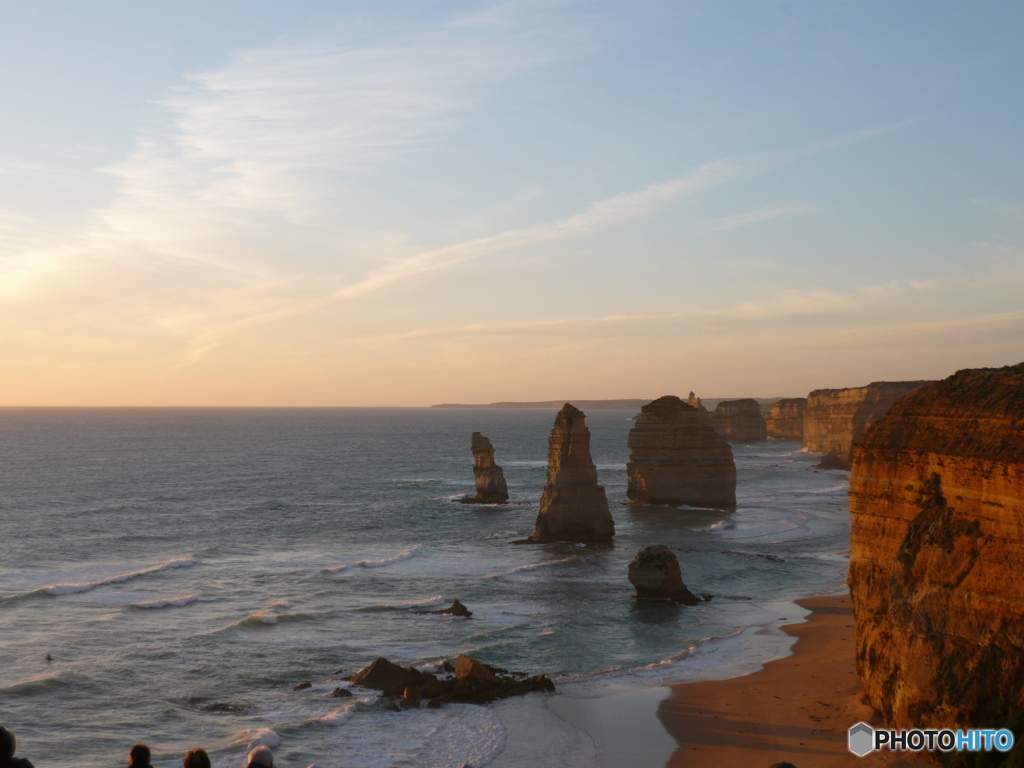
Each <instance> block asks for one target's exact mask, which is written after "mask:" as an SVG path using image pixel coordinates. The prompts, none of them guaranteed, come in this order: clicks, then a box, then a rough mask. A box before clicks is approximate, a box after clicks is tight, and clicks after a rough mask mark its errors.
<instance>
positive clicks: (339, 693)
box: [331, 688, 352, 699]
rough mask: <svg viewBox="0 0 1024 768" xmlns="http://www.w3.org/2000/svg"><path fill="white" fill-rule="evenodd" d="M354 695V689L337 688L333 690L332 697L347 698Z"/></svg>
mask: <svg viewBox="0 0 1024 768" xmlns="http://www.w3.org/2000/svg"><path fill="white" fill-rule="evenodd" d="M351 695H352V691H350V690H349V689H348V688H335V689H334V690H333V691H331V698H332V699H345V698H348V697H349V696H351Z"/></svg>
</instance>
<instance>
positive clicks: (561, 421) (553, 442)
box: [529, 403, 615, 541]
mask: <svg viewBox="0 0 1024 768" xmlns="http://www.w3.org/2000/svg"><path fill="white" fill-rule="evenodd" d="M584 418H585V416H584V414H583V411H581V410H580V409H579V408H576V407H575V406H573V405H570V404H569V403H566V404H565V406H564V407H563V408H562V410H560V411H559V412H558V416H556V417H555V425H554V427H553V428H552V430H551V435H550V436H549V437H548V482H547V485H545V486H544V494H543V495H542V496H541V498H540V513H539V514H538V515H537V527H536V530H535V531H534V533H533V536H531V537H530V539H529V540H530V541H610V540H611V538H612V537H613V536H614V535H615V521H614V520H613V519H612V514H611V512H610V511H609V510H608V499H606V498H605V495H604V487H603V486H600V485H598V484H597V467H595V466H594V462H593V460H592V459H591V458H590V430H589V429H587V426H586V424H585V423H584Z"/></svg>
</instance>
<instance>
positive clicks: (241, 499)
mask: <svg viewBox="0 0 1024 768" xmlns="http://www.w3.org/2000/svg"><path fill="white" fill-rule="evenodd" d="M632 415H633V414H632V413H631V412H626V411H594V412H592V413H590V414H588V417H587V423H588V426H589V427H590V429H591V432H592V434H593V443H592V447H593V453H594V459H595V463H596V464H597V466H598V472H599V476H600V480H601V482H602V483H603V484H604V485H605V487H606V489H607V492H608V497H609V501H610V502H611V505H612V513H613V515H614V517H615V521H616V526H617V535H616V541H615V545H614V546H613V547H612V548H610V549H606V550H588V549H586V548H584V547H580V546H575V545H550V546H517V545H513V544H512V543H511V542H512V540H514V539H516V538H521V537H522V536H524V535H526V534H528V533H529V532H531V531H532V528H533V521H534V518H535V516H536V512H537V510H536V501H537V499H538V498H539V496H540V492H541V490H542V488H543V484H544V475H545V458H546V447H547V434H548V432H549V430H550V428H551V423H552V420H553V418H554V411H550V410H523V411H508V410H465V411H464V410H431V409H279V410H278V409H4V410H2V411H0V450H2V455H0V488H2V491H0V493H2V495H0V535H2V541H3V553H2V557H0V627H2V636H0V659H2V663H0V719H2V722H3V724H5V725H7V727H9V728H12V729H13V730H14V731H15V732H16V733H17V734H18V737H19V741H20V744H21V746H20V749H19V754H23V755H24V756H27V757H29V758H30V759H32V760H33V761H34V762H35V763H36V765H37V767H38V768H43V766H58V767H59V766H100V765H109V764H110V763H111V762H118V761H120V760H122V758H123V755H124V753H125V751H126V749H127V747H128V746H129V745H130V744H131V743H132V742H133V741H136V740H144V741H146V742H148V743H149V744H150V745H151V746H152V747H153V748H154V752H155V759H154V765H156V766H158V768H159V766H168V767H169V766H172V765H174V766H176V765H180V759H181V754H182V753H183V752H184V751H185V750H187V749H189V748H191V747H194V746H203V747H205V748H206V749H207V750H209V751H210V752H211V754H212V756H213V757H214V762H215V764H216V765H218V766H219V767H220V768H227V767H228V766H241V765H242V759H243V755H244V752H245V751H246V749H248V748H249V747H250V746H252V745H253V744H255V743H259V742H261V741H262V742H265V743H268V744H271V745H273V746H274V751H275V755H276V756H277V760H278V762H279V763H280V764H281V765H302V766H305V765H308V764H310V763H313V762H316V763H318V764H319V765H321V766H323V768H331V767H332V766H339V767H341V766H381V767H382V768H387V766H395V765H400V766H406V765H408V766H413V765H415V766H437V767H438V768H440V767H442V766H449V765H451V766H462V765H464V764H466V763H472V764H475V765H484V764H486V763H487V762H489V761H490V760H492V759H493V758H494V757H496V756H497V755H498V754H500V753H501V752H502V750H503V749H504V747H505V744H506V735H507V728H506V726H507V721H508V715H506V716H505V725H503V722H502V718H501V717H498V716H497V715H498V714H500V713H501V711H502V710H500V709H497V708H494V707H488V708H480V707H471V706H468V705H467V706H458V707H450V708H448V709H446V710H442V711H437V710H423V711H413V712H405V713H401V714H398V713H392V712H387V711H385V710H384V709H383V705H382V703H380V702H376V703H374V702H373V701H372V700H371V698H369V697H364V698H362V699H360V700H358V701H354V700H348V699H346V700H338V699H332V698H330V697H329V696H328V695H327V693H328V692H329V691H330V690H331V689H333V687H334V682H333V681H332V680H331V679H330V678H331V676H332V674H333V673H334V672H335V671H336V670H339V669H345V670H346V671H355V670H357V669H359V668H360V667H362V666H364V665H365V664H367V663H368V662H370V661H372V660H373V659H374V658H376V657H378V656H382V655H383V656H387V657H388V658H391V659H393V660H395V661H398V662H401V663H403V664H418V665H426V664H433V663H437V662H439V661H441V660H443V659H445V658H450V657H452V656H454V655H455V654H457V653H459V652H469V653H472V654H473V655H474V656H476V657H478V658H480V659H481V660H483V661H486V662H489V663H493V664H497V665H500V666H502V667H506V668H510V669H521V670H524V671H530V672H546V673H548V674H549V675H551V676H553V677H555V679H556V681H558V682H559V684H560V685H561V686H563V688H564V687H565V686H569V687H572V686H574V685H575V686H577V687H579V686H580V685H581V684H582V685H587V686H591V687H592V688H594V686H596V688H594V690H597V691H598V693H599V689H600V681H608V680H620V679H629V678H637V677H638V676H639V677H641V678H644V679H645V680H648V681H650V680H658V679H670V678H672V677H673V676H678V675H679V674H680V670H681V669H687V668H689V669H693V668H696V667H695V665H697V664H698V663H700V664H703V665H705V667H706V666H708V665H709V664H710V665H712V666H713V665H714V664H715V663H720V664H726V663H727V661H725V659H727V658H731V657H729V655H728V654H721V655H720V657H721V659H723V660H722V661H721V662H716V661H715V659H716V658H719V657H717V656H715V655H714V654H711V655H709V654H702V653H701V649H702V648H709V647H711V646H710V645H709V644H708V642H707V640H708V639H709V638H721V637H726V636H735V637H739V636H749V634H750V632H749V630H748V632H747V633H746V635H744V634H743V630H744V628H746V627H758V626H762V625H764V626H771V625H773V624H774V623H777V622H778V621H779V618H780V617H779V615H778V611H777V610H775V609H774V608H773V606H775V605H776V604H778V603H780V602H782V601H786V600H792V599H796V598H799V597H804V596H807V595H810V594H816V593H821V592H826V591H830V590H834V589H836V588H838V587H840V586H841V584H842V582H843V580H844V578H845V570H846V559H845V550H846V546H847V540H848V532H849V527H848V526H849V524H848V511H847V503H846V475H845V474H844V473H837V472H823V471H818V470H815V469H814V468H813V464H814V462H815V457H812V456H809V455H807V454H802V453H800V452H799V451H798V450H797V446H796V444H794V443H784V442H776V441H769V442H766V443H760V444H753V445H749V446H743V445H738V446H734V451H735V455H736V461H737V470H738V489H737V490H738V506H737V508H736V510H735V511H721V510H698V509H681V510H672V509H667V508H648V509H634V508H633V507H630V506H627V505H625V504H624V503H623V502H625V483H626V473H625V463H626V460H627V450H626V434H627V433H628V431H629V428H630V426H631V424H632V422H631V420H630V417H631V416H632ZM473 431H482V432H483V433H484V434H486V435H487V436H488V437H490V438H491V440H492V442H493V443H494V446H495V448H496V451H497V461H498V462H499V463H500V464H502V465H503V466H504V468H505V475H506V478H507V480H508V484H509V490H510V493H511V496H512V499H511V503H510V504H509V505H504V506H494V507H490V506H488V507H477V506H473V505H462V504H455V503H453V502H452V499H453V498H456V497H459V496H462V495H464V494H466V493H470V492H471V491H472V485H473V479H472V458H471V455H470V452H469V435H470V433H471V432H473ZM652 543H662V544H667V545H669V546H670V547H672V548H673V550H674V551H675V552H676V553H677V554H678V556H679V558H680V562H681V566H682V571H683V577H684V579H685V580H686V582H687V584H688V585H689V586H690V588H691V589H692V590H693V591H695V592H709V593H712V594H714V595H715V596H716V597H715V599H714V600H712V601H711V602H709V603H706V604H703V605H701V606H699V607H697V608H693V609H681V608H678V607H673V606H664V605H638V604H637V603H636V602H635V601H634V600H633V599H632V597H631V595H632V590H631V587H630V585H629V583H628V581H627V580H626V566H627V565H628V563H629V561H630V560H631V559H632V558H633V556H634V555H635V554H636V551H637V550H638V549H639V548H640V547H642V546H645V545H647V544H652ZM454 598H458V599H460V600H461V601H463V602H464V603H466V604H467V605H468V606H469V607H470V609H471V610H472V611H473V612H474V616H473V618H472V619H470V620H460V619H452V618H447V617H436V616H423V615H419V614H417V613H416V612H415V611H416V610H417V608H421V607H431V606H435V605H439V604H441V603H442V602H445V603H448V602H450V601H451V600H452V599H454ZM715 642H721V641H715ZM716 647H717V646H716ZM47 653H50V654H51V655H52V657H53V659H54V661H53V662H52V663H50V664H48V663H47V662H46V654H47ZM687 665H690V667H687ZM602 671H604V673H603V674H596V675H595V673H600V672H602ZM303 681H312V682H314V683H316V685H314V687H313V688H312V689H310V690H308V691H303V692H295V691H293V690H292V689H293V687H294V686H295V685H296V684H297V683H299V682H303ZM580 681H583V682H582V683H581V682H580ZM533 698H538V699H539V698H541V697H533ZM212 704H226V705H230V706H229V707H228V708H227V709H230V710H231V711H208V709H206V708H208V707H209V706H210V705H212ZM516 706H517V707H520V708H521V707H522V706H523V705H516ZM526 706H532V705H530V704H527V705H526ZM537 706H542V702H540V703H538V704H537ZM220 709H225V707H221V708H220ZM513 709H514V708H512V709H508V710H507V711H508V712H512V711H513ZM516 711H518V710H516ZM516 716H517V717H518V716H520V715H516ZM521 716H522V717H535V716H537V715H536V713H532V714H531V713H527V712H525V710H523V711H522V713H521ZM545 716H549V717H550V716H551V715H550V713H547V714H546V715H545ZM507 757H508V756H507V754H506V759H507Z"/></svg>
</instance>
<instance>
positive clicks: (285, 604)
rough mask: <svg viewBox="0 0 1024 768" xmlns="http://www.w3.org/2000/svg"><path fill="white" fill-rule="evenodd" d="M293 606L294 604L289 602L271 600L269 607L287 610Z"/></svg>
mask: <svg viewBox="0 0 1024 768" xmlns="http://www.w3.org/2000/svg"><path fill="white" fill-rule="evenodd" d="M293 605H294V603H292V602H291V600H271V601H270V607H271V608H283V609H284V610H288V609H289V608H291V607H292V606H293Z"/></svg>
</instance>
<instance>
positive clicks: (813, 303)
mask: <svg viewBox="0 0 1024 768" xmlns="http://www.w3.org/2000/svg"><path fill="white" fill-rule="evenodd" d="M940 288H941V286H940V284H939V283H937V282H935V281H928V282H902V283H888V284H884V285H868V286H861V287H858V288H855V289H852V290H850V291H845V292H840V291H831V290H825V289H811V290H786V291H780V292H778V293H776V294H775V295H773V296H770V297H768V298H766V299H763V300H759V301H746V302H741V303H738V304H736V305H734V306H732V307H728V308H725V309H687V310H681V311H678V312H664V313H651V314H618V315H607V316H604V317H596V318H558V319H551V320H531V321H515V322H505V323H472V324H468V325H460V326H452V327H445V328H422V329H417V330H413V331H406V332H404V333H397V334H391V335H388V336H380V337H366V338H364V339H362V341H363V342H364V343H367V344H384V345H387V344H394V343H397V342H406V341H417V340H421V339H457V338H466V337H482V336H551V335H556V334H575V333H580V332H596V333H598V334H600V333H608V334H619V333H621V332H623V331H624V330H625V331H627V332H633V331H638V332H644V333H646V332H648V331H649V329H650V328H651V326H658V325H662V326H666V325H669V326H678V325H685V326H687V327H688V328H690V329H691V330H693V329H699V330H700V331H702V332H733V331H735V330H737V329H747V328H750V327H751V326H752V325H753V324H757V323H763V322H765V321H769V320H780V319H781V320H785V319H794V318H796V319H807V318H813V317H828V316H836V315H850V314H857V313H870V312H871V311H873V310H874V309H876V308H877V307H879V306H882V305H885V304H890V303H892V302H894V301H901V300H905V299H908V298H912V297H914V296H920V295H925V294H930V293H934V292H936V291H938V290H940Z"/></svg>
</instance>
